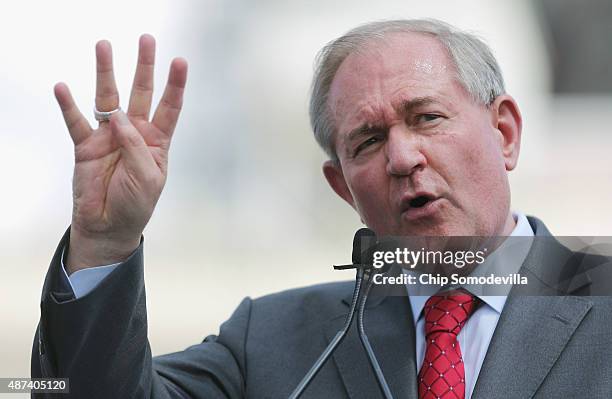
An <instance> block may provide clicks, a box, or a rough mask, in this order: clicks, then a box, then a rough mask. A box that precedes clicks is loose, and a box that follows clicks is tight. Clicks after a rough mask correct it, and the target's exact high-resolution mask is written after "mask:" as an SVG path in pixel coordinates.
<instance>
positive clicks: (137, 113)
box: [128, 35, 155, 120]
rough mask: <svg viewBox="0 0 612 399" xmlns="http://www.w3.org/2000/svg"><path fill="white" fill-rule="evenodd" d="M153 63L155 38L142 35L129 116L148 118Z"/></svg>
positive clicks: (151, 95)
mask: <svg viewBox="0 0 612 399" xmlns="http://www.w3.org/2000/svg"><path fill="white" fill-rule="evenodd" d="M154 65H155V38H153V36H151V35H142V36H140V42H139V45H138V65H137V66H136V74H135V76H134V83H133V84H132V94H131V95H130V104H129V106H128V115H130V116H131V117H134V118H138V119H144V120H149V112H150V111H151V100H152V98H153V69H154Z"/></svg>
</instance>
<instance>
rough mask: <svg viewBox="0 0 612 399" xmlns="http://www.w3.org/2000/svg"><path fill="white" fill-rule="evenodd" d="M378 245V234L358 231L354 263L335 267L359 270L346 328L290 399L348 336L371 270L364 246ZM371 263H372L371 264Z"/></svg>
mask: <svg viewBox="0 0 612 399" xmlns="http://www.w3.org/2000/svg"><path fill="white" fill-rule="evenodd" d="M375 243H376V234H375V233H374V232H373V231H372V230H370V229H367V228H361V229H359V230H357V232H356V233H355V236H354V237H353V253H352V261H353V264H351V265H340V266H335V265H334V269H335V270H345V269H357V275H356V277H355V278H356V281H355V289H354V290H353V300H352V301H351V306H350V308H349V312H348V314H347V315H346V321H345V323H344V326H343V327H342V329H341V330H340V331H338V332H337V333H336V335H335V336H334V339H332V341H331V342H330V343H329V345H327V348H325V350H324V351H323V353H321V356H319V358H318V359H317V361H316V362H315V363H314V364H313V365H312V367H311V368H310V370H308V372H307V373H306V375H305V376H304V378H302V381H300V383H299V384H298V386H297V387H296V388H295V389H294V390H293V392H292V393H291V395H290V396H289V399H297V398H299V397H300V396H301V395H302V393H304V391H305V390H306V388H307V387H308V385H310V383H311V382H312V380H313V379H314V378H315V376H316V375H317V373H318V372H319V371H320V370H321V368H323V366H324V365H325V363H326V362H327V361H328V360H329V358H330V357H331V355H332V354H333V353H334V351H335V350H336V349H337V348H338V346H339V345H340V343H341V342H342V341H343V340H344V338H345V337H346V334H348V332H349V329H350V328H351V325H352V324H353V319H354V318H355V310H356V309H357V302H358V300H359V296H360V294H361V287H362V283H363V277H364V274H365V271H366V269H367V268H371V267H372V266H371V265H369V266H368V265H367V263H368V256H367V254H368V252H371V251H370V249H369V248H368V247H366V246H365V245H364V244H366V245H367V244H372V245H373V244H375ZM369 263H371V262H369Z"/></svg>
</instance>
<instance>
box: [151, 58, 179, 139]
mask: <svg viewBox="0 0 612 399" xmlns="http://www.w3.org/2000/svg"><path fill="white" fill-rule="evenodd" d="M186 82H187V61H186V60H185V59H183V58H175V59H174V60H172V64H171V65H170V73H169V74H168V83H167V84H166V88H165V90H164V94H163V95H162V98H161V100H160V101H159V105H158V106H157V109H156V110H155V115H154V116H153V124H154V125H155V126H156V127H157V128H158V129H160V130H161V131H162V132H164V133H165V134H166V135H167V136H168V137H171V136H172V133H173V132H174V127H175V126H176V122H177V120H178V117H179V114H180V113H181V107H182V106H183V92H184V91H185V84H186Z"/></svg>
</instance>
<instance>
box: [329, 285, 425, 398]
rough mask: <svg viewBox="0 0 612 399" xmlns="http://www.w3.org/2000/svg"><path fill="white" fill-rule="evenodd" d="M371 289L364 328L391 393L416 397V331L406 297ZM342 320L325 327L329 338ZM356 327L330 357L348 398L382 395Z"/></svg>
mask: <svg viewBox="0 0 612 399" xmlns="http://www.w3.org/2000/svg"><path fill="white" fill-rule="evenodd" d="M375 288H376V287H375ZM374 290H375V289H373V293H372V294H371V295H370V296H371V298H369V299H368V306H367V308H366V312H365V317H364V326H365V331H366V333H367V334H368V338H369V339H370V343H371V345H372V347H373V349H374V352H375V353H376V358H377V359H378V362H379V364H380V366H381V368H382V370H383V373H384V375H385V379H386V380H387V383H388V384H389V387H390V389H391V392H392V394H393V396H394V397H395V398H416V397H417V384H416V360H415V359H416V357H415V335H414V323H413V321H412V313H411V310H410V304H409V302H408V298H407V297H406V295H404V296H386V295H380V294H378V295H377V293H375V292H374ZM404 292H405V290H404ZM349 301H350V299H349ZM344 321H345V316H344V315H343V316H341V317H337V318H335V319H333V320H331V321H330V323H329V324H328V326H327V328H326V335H327V339H328V340H331V339H332V338H333V336H334V335H335V334H336V332H338V330H340V328H342V326H343V324H344ZM355 327H356V323H355V325H353V328H351V330H350V331H349V334H348V335H347V337H346V338H345V340H344V341H343V342H342V343H341V344H340V346H339V347H338V349H337V350H336V352H335V353H334V356H333V361H334V363H335V365H336V367H337V368H338V371H339V372H340V375H341V377H342V381H343V383H344V385H345V387H346V390H347V392H348V394H349V397H350V398H352V399H374V398H379V397H382V395H381V393H380V391H379V388H378V385H377V383H376V377H375V375H374V372H373V371H372V369H371V368H370V364H369V362H368V358H367V355H366V353H365V351H364V349H363V347H362V345H361V341H360V340H359V335H358V333H357V328H355Z"/></svg>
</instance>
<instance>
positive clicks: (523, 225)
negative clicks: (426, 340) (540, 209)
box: [404, 211, 534, 325]
mask: <svg viewBox="0 0 612 399" xmlns="http://www.w3.org/2000/svg"><path fill="white" fill-rule="evenodd" d="M512 217H513V218H514V220H515V222H516V225H515V226H514V229H513V230H512V233H511V234H510V236H511V237H521V236H522V237H533V236H534V234H533V229H532V228H531V225H530V224H529V221H528V220H527V216H525V214H524V213H522V212H518V211H516V212H512ZM529 247H530V246H529ZM529 247H528V248H526V250H524V251H522V252H523V253H521V254H520V255H519V256H517V257H514V259H515V260H516V264H515V266H516V271H518V269H519V268H520V267H521V265H522V264H523V262H524V261H525V258H526V257H527V252H528V250H529ZM404 273H413V272H411V271H407V270H404ZM406 290H407V291H408V295H409V297H410V307H411V308H412V314H413V315H414V324H415V325H416V323H417V321H418V320H419V318H420V317H421V312H422V311H423V308H424V307H425V303H426V302H427V300H428V299H429V298H430V297H431V296H432V295H434V294H435V293H436V292H437V291H438V290H437V289H436V288H435V287H434V286H424V285H420V284H406ZM476 296H477V297H478V298H479V299H480V300H481V301H482V302H483V303H484V304H486V305H487V306H489V307H491V308H492V309H493V310H495V311H496V312H497V313H498V314H501V312H502V310H503V309H504V305H505V304H506V299H507V298H508V297H507V296H489V295H476Z"/></svg>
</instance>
